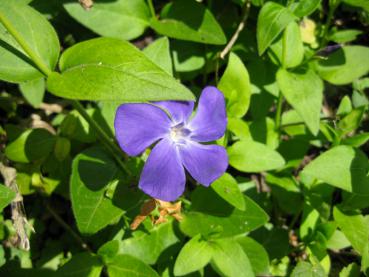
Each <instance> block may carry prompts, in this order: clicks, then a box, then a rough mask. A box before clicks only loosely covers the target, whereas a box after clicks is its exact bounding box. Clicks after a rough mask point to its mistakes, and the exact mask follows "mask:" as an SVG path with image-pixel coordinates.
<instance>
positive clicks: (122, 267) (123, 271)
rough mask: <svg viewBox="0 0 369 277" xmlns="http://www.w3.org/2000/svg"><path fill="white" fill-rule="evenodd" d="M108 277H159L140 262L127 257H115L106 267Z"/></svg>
mask: <svg viewBox="0 0 369 277" xmlns="http://www.w3.org/2000/svg"><path fill="white" fill-rule="evenodd" d="M107 267H108V273H109V276H110V277H121V276H124V277H138V276H145V277H159V275H158V274H157V273H156V272H155V271H154V270H153V269H152V268H151V267H149V266H148V265H147V264H145V263H144V262H142V261H141V260H139V259H137V258H134V257H132V256H129V255H117V256H115V257H114V259H111V260H110V261H109V263H108V265H107Z"/></svg>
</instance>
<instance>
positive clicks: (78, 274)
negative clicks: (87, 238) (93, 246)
mask: <svg viewBox="0 0 369 277" xmlns="http://www.w3.org/2000/svg"><path fill="white" fill-rule="evenodd" d="M102 268H103V264H102V263H101V261H100V259H99V257H98V256H96V255H93V254H90V253H87V252H84V253H79V254H75V255H73V257H72V259H70V260H69V261H68V262H67V263H66V264H65V265H63V266H62V267H61V268H59V269H58V271H57V272H56V276H75V277H86V276H88V277H99V276H100V274H101V270H102Z"/></svg>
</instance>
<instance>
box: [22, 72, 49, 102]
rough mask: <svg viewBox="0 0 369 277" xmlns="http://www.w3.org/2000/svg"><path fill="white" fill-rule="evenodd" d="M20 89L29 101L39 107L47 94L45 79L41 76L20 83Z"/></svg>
mask: <svg viewBox="0 0 369 277" xmlns="http://www.w3.org/2000/svg"><path fill="white" fill-rule="evenodd" d="M19 89H20V91H21V93H22V95H23V97H24V98H25V99H26V100H27V102H28V103H30V104H31V105H32V106H33V107H35V108H38V107H39V106H40V104H41V103H42V100H43V99H44V95H45V89H46V88H45V79H44V78H40V79H35V80H30V81H27V82H23V83H20V84H19Z"/></svg>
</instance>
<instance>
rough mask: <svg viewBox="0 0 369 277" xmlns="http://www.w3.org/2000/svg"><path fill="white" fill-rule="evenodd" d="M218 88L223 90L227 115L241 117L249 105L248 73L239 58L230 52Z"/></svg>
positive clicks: (249, 85) (249, 86)
mask: <svg viewBox="0 0 369 277" xmlns="http://www.w3.org/2000/svg"><path fill="white" fill-rule="evenodd" d="M218 88H219V89H220V90H221V91H222V92H223V94H224V96H225V98H226V101H227V115H228V116H230V117H232V116H233V117H237V118H241V117H243V116H244V115H245V114H246V112H247V110H248V108H249V105H250V97H251V84H250V78H249V73H248V72H247V69H246V67H245V66H244V64H243V63H242V61H241V60H240V58H239V57H238V56H237V55H236V54H234V53H231V54H230V55H229V60H228V65H227V68H226V70H225V71H224V74H223V76H222V78H221V79H220V81H219V84H218Z"/></svg>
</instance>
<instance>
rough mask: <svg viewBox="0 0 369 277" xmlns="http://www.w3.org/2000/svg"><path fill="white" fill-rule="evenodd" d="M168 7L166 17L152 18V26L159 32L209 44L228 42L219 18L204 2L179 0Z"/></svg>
mask: <svg viewBox="0 0 369 277" xmlns="http://www.w3.org/2000/svg"><path fill="white" fill-rule="evenodd" d="M166 8H167V9H166V14H165V17H162V18H161V19H160V20H158V19H156V18H152V19H151V27H152V28H153V29H154V30H155V31H156V32H158V33H159V34H162V35H165V36H168V37H172V38H176V39H181V40H189V41H195V42H200V43H207V44H219V45H222V44H225V43H226V42H227V40H226V37H225V35H224V33H223V30H222V28H221V27H220V25H219V24H218V22H217V20H216V19H215V17H214V16H213V14H212V13H211V11H210V10H208V9H207V8H205V6H204V5H203V4H202V3H197V2H196V1H187V0H177V1H175V2H173V3H171V4H169V6H168V7H166Z"/></svg>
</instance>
